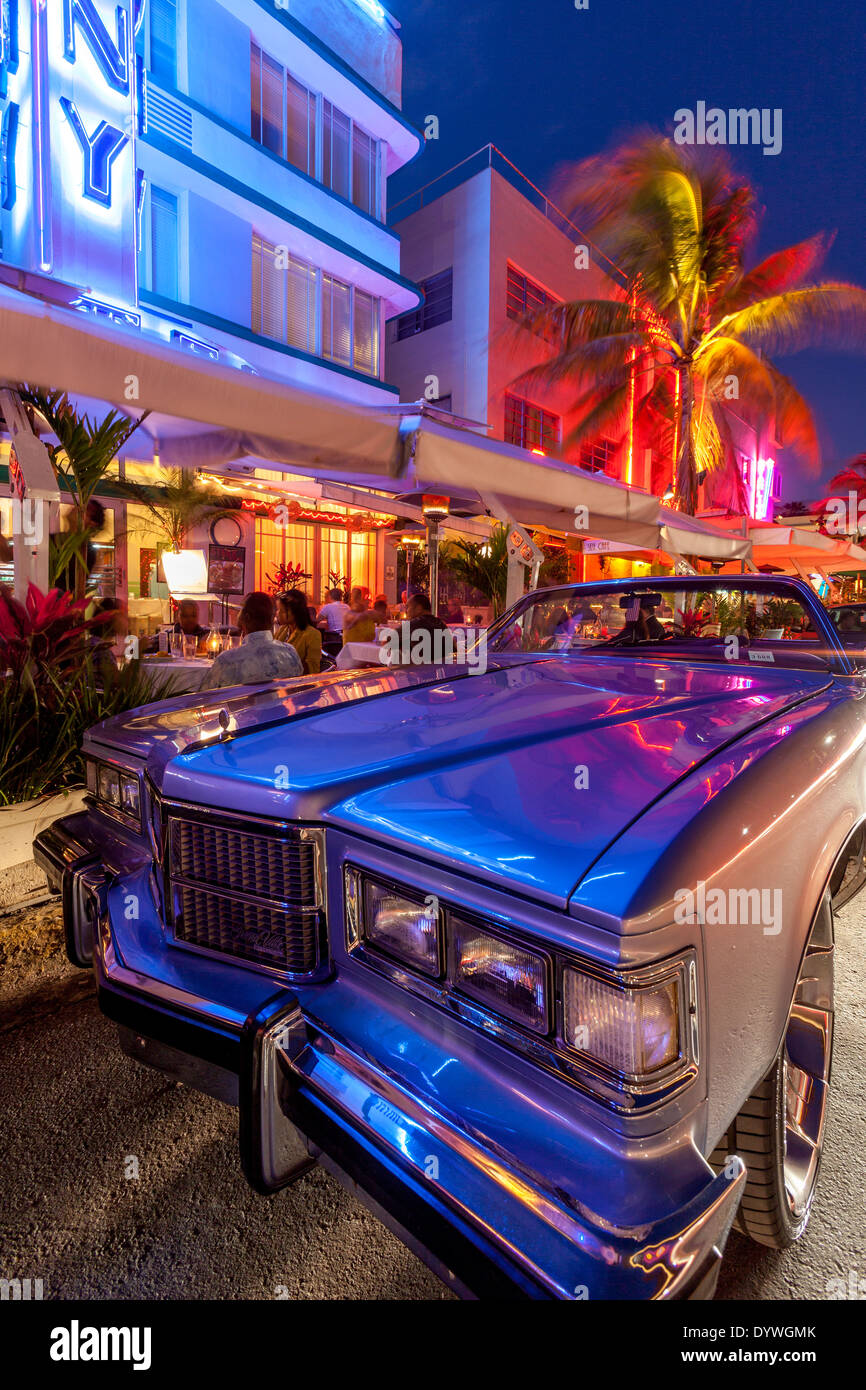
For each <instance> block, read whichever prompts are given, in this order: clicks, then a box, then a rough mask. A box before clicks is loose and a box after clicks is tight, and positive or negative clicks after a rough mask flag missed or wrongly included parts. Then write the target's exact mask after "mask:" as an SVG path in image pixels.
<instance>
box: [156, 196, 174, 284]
mask: <svg viewBox="0 0 866 1390" xmlns="http://www.w3.org/2000/svg"><path fill="white" fill-rule="evenodd" d="M177 243H178V238H177V198H176V197H175V196H174V194H172V193H166V192H165V191H164V190H163V189H162V188H156V187H153V188H151V190H150V287H151V289H152V290H153V293H154V294H161V295H163V296H164V297H165V298H166V299H174V300H177V298H178V291H177Z"/></svg>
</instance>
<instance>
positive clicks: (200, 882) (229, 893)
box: [171, 874, 322, 917]
mask: <svg viewBox="0 0 866 1390" xmlns="http://www.w3.org/2000/svg"><path fill="white" fill-rule="evenodd" d="M171 881H172V883H173V884H175V885H176V886H177V885H180V886H181V887H183V888H192V889H194V890H195V891H196V892H197V893H209V894H212V895H213V896H214V897H217V898H229V899H231V900H232V901H233V902H239V903H249V905H250V907H260V908H262V909H263V910H264V911H267V912H282V913H285V915H286V916H287V917H288V916H290V915H291V914H292V913H293V912H294V913H298V914H300V915H304V914H306V915H308V916H309V915H312V914H314V913H317V912H321V911H322V908H321V905H320V904H318V903H316V904H314V905H313V906H312V907H299V906H298V904H297V903H292V902H290V901H289V900H288V898H264V897H261V898H260V897H257V896H256V895H255V893H243V892H241V890H240V889H239V888H217V887H215V886H214V884H212V883H208V882H207V880H206V879H202V878H188V877H187V876H186V875H185V874H183V875H182V874H172V875H171Z"/></svg>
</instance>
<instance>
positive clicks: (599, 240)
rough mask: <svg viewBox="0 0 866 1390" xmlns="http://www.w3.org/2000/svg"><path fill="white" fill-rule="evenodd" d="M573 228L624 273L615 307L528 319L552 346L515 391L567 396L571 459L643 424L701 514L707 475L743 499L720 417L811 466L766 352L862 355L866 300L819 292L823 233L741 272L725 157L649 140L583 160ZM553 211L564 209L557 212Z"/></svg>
mask: <svg viewBox="0 0 866 1390" xmlns="http://www.w3.org/2000/svg"><path fill="white" fill-rule="evenodd" d="M565 189H566V192H565V195H564V200H565V205H566V210H567V211H568V213H569V216H570V217H572V218H574V219H575V220H578V221H579V222H580V225H581V226H582V227H583V228H584V230H585V232H586V233H588V234H590V235H591V236H592V238H593V240H594V241H595V243H596V244H597V246H599V247H600V248H601V250H602V251H603V252H604V253H605V255H606V256H607V257H609V258H610V260H611V261H612V262H613V263H614V264H615V265H616V266H617V267H618V268H619V269H620V270H621V271H622V272H623V274H624V277H625V280H626V282H627V283H626V286H625V287H624V288H623V289H622V290H621V292H620V295H619V297H618V298H616V297H612V298H609V299H584V300H576V301H573V302H570V303H564V304H557V305H554V306H548V307H547V308H545V309H542V310H540V311H538V312H537V313H535V314H531V315H528V316H527V317H526V319H525V320H524V324H525V326H527V327H529V328H531V329H532V330H533V331H534V332H536V333H540V334H543V335H544V337H545V338H547V339H548V341H550V342H551V344H552V352H551V355H550V356H549V358H548V359H547V360H546V361H544V362H543V363H541V365H539V366H537V367H534V368H532V369H531V370H530V371H528V372H524V373H522V374H521V376H520V377H518V379H517V382H516V383H515V384H517V385H518V386H525V387H529V386H531V385H533V384H535V385H538V384H546V385H550V384H553V383H556V382H566V383H568V384H569V385H570V386H572V387H573V388H574V390H575V391H576V393H577V394H576V399H575V402H574V409H575V411H576V414H577V424H576V426H575V428H574V429H573V430H572V432H571V434H570V435H569V437H568V439H566V440H565V441H564V442H565V444H566V445H570V444H571V445H573V444H576V443H578V442H580V441H582V440H585V439H590V440H591V439H593V438H597V437H598V435H599V433H600V432H601V431H602V430H603V429H605V430H608V431H612V432H614V433H616V434H618V435H619V437H620V438H621V439H622V438H624V437H625V435H626V432H627V430H628V429H629V428H630V423H631V412H632V411H634V422H635V427H638V426H641V425H643V427H644V430H645V434H646V437H648V438H649V439H650V440H652V442H653V444H654V445H655V447H656V448H657V449H658V451H659V452H660V454H661V455H662V457H668V458H670V460H671V464H672V466H675V490H676V498H677V502H678V505H679V506H680V508H681V509H682V510H684V511H687V512H690V513H692V514H694V512H695V510H696V508H697V502H698V487H699V483H700V475H702V474H708V475H710V476H711V478H712V479H713V481H714V483H715V484H716V485H718V484H719V483H720V482H722V483H727V485H728V487H729V490H730V491H731V492H732V493H733V500H734V501H735V504H739V505H740V506H742V503H743V501H744V498H743V495H742V492H743V489H742V479H741V477H740V473H739V469H738V468H737V467H736V458H735V453H736V451H735V446H734V440H733V437H732V433H731V427H730V423H729V416H728V413H727V409H726V406H728V405H730V402H731V400H732V399H734V398H735V404H734V409H736V411H737V413H738V414H739V415H740V416H742V417H744V418H745V419H746V421H747V423H757V422H760V421H769V422H770V423H771V424H773V425H774V434H775V438H776V439H777V440H778V441H779V443H780V444H781V445H783V446H788V447H791V448H794V449H795V450H797V451H798V452H799V453H800V454H801V455H802V456H803V457H804V458H805V459H806V460H807V462H809V463H810V464H811V465H812V466H813V467H815V466H817V462H818V454H819V450H818V441H817V434H816V429H815V424H814V421H813V419H812V415H811V412H810V410H809V407H808V406H807V404H806V402H805V401H804V400H803V398H802V396H801V395H800V394H799V393H798V392H797V390H796V389H795V388H794V386H793V385H792V383H791V382H790V381H789V380H788V379H787V377H785V376H783V375H782V373H781V372H780V371H779V370H778V368H777V367H775V366H774V365H773V364H772V363H771V362H769V361H768V360H767V358H766V356H765V355H764V354H765V353H768V352H771V353H781V354H785V353H788V352H794V351H797V350H799V349H800V348H803V347H806V346H812V345H816V344H823V343H828V344H831V345H838V344H839V343H840V342H841V343H844V342H846V341H847V342H856V343H858V344H859V343H861V342H862V341H863V340H864V337H866V291H864V290H862V289H860V288H859V287H857V286H855V285H847V284H839V283H835V282H828V283H824V284H816V283H814V280H813V277H814V275H815V273H816V271H817V270H818V267H819V266H820V264H821V262H822V260H823V258H824V256H825V254H826V252H827V250H828V248H829V245H830V239H829V238H827V237H825V236H823V235H817V236H814V237H812V238H811V239H809V240H807V241H804V242H801V243H800V244H799V245H796V246H790V247H788V248H787V249H786V250H784V251H778V252H776V253H774V254H773V255H770V256H768V257H767V258H766V260H764V261H762V262H761V264H760V265H757V266H756V267H755V268H754V269H752V270H746V267H745V263H746V258H747V252H748V250H749V249H750V248H751V246H752V245H753V243H754V239H755V235H756V232H757V209H756V204H755V194H754V191H753V189H752V188H751V187H750V185H749V184H748V183H747V182H746V181H745V180H744V179H742V178H740V177H739V176H737V175H736V174H735V173H734V171H733V169H732V167H731V164H730V162H729V160H728V158H727V156H726V154H724V153H722V152H720V151H718V150H711V151H707V150H705V149H702V150H693V149H688V148H686V147H684V146H679V145H675V144H674V143H673V142H672V141H671V140H669V139H666V138H664V137H662V136H660V135H655V134H647V135H642V136H640V137H638V138H637V139H635V140H634V141H633V142H631V143H628V144H625V145H623V146H622V147H620V148H619V149H617V150H616V151H615V152H614V153H613V154H612V155H608V156H598V157H595V158H593V159H589V160H586V161H585V162H584V163H582V164H580V165H578V166H577V167H576V169H575V170H574V171H573V172H572V174H571V176H570V177H569V179H568V181H567V183H566V185H565ZM560 201H562V195H561V198H560Z"/></svg>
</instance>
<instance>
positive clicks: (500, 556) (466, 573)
mask: <svg viewBox="0 0 866 1390" xmlns="http://www.w3.org/2000/svg"><path fill="white" fill-rule="evenodd" d="M507 537H508V531H507V529H506V528H505V527H504V526H496V527H494V529H493V531H491V533H490V539H489V540H488V541H483V542H480V543H478V542H475V541H463V540H460V541H443V543H442V545H441V546H440V548H439V563H440V566H441V567H442V569H446V568H447V569H448V572H449V574H450V575H451V577H452V578H453V579H457V580H460V582H461V583H463V584H469V585H471V586H472V588H474V589H477V590H478V592H479V593H481V594H483V595H484V596H485V598H487V599H489V600H490V603H491V605H492V607H493V616H494V618H498V616H499V614H500V613H501V612H502V610H503V609H504V607H505V596H506V592H507V588H508V545H507Z"/></svg>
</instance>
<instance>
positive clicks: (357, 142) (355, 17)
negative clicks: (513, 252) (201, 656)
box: [0, 0, 422, 597]
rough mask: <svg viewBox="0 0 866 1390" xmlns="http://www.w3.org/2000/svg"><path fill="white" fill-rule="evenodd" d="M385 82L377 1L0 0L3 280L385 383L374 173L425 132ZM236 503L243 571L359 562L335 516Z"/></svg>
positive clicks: (114, 520)
mask: <svg viewBox="0 0 866 1390" xmlns="http://www.w3.org/2000/svg"><path fill="white" fill-rule="evenodd" d="M401 81H402V49H401V43H400V37H399V26H398V25H397V23H396V21H394V20H393V19H392V18H391V17H390V16H389V15H388V13H387V12H386V11H385V10H384V9H383V7H382V6H381V5H380V4H378V3H377V0H276V3H275V0H121V3H117V0H32V2H31V0H0V122H2V125H0V137H2V138H0V171H2V185H0V283H3V282H5V283H6V284H7V285H13V286H15V287H16V288H17V289H19V290H21V289H23V290H25V291H26V292H28V293H36V294H38V295H40V296H41V297H42V298H45V299H47V300H48V301H49V302H50V301H52V300H54V301H56V302H59V303H63V304H67V305H71V306H74V307H75V308H76V309H77V310H79V311H80V312H81V313H86V314H88V315H90V316H92V317H93V318H95V319H97V320H100V319H101V320H104V321H105V322H106V323H107V324H122V325H124V326H125V327H127V328H129V327H131V328H132V329H133V330H134V331H136V332H140V333H141V334H142V335H143V336H144V337H151V338H152V337H157V338H159V339H161V340H163V341H165V342H167V343H169V344H171V345H173V346H174V347H176V348H177V349H178V351H179V352H184V353H189V354H191V355H193V356H195V357H196V358H199V359H205V360H212V361H214V362H219V363H221V364H223V365H228V366H233V367H236V368H237V370H238V371H247V372H254V373H255V372H259V373H263V374H267V375H269V376H276V377H279V378H282V379H284V380H286V381H290V382H293V383H296V384H298V385H300V386H302V387H304V388H305V389H308V390H313V391H316V392H322V393H326V394H328V395H332V396H336V397H338V398H340V399H343V400H349V401H352V402H357V403H360V404H369V405H377V404H379V405H381V404H385V403H394V402H396V401H397V399H398V396H397V389H396V387H393V386H389V384H388V383H387V382H386V381H385V379H384V343H385V324H386V322H387V320H388V319H390V318H393V317H394V316H396V315H400V314H403V313H405V312H407V311H408V310H411V309H413V308H415V307H416V306H417V304H418V303H419V302H420V296H419V293H418V291H417V290H416V288H415V287H414V286H413V285H412V284H411V283H410V282H408V281H407V280H406V279H405V278H404V277H403V276H402V275H401V274H400V241H399V237H398V235H397V234H396V233H395V232H394V231H392V230H391V229H390V228H389V227H388V226H387V222H386V185H387V178H388V176H389V175H390V174H391V173H393V172H394V171H395V170H396V169H398V168H400V167H401V166H402V165H404V164H406V163H407V162H408V161H410V160H412V159H413V158H415V156H416V155H417V154H418V152H419V150H420V149H421V146H422V138H421V136H420V134H419V133H418V132H417V131H416V130H414V129H413V127H412V126H411V125H410V124H409V123H408V122H407V121H406V120H405V119H404V117H403V116H402V114H401V111H400V100H401ZM250 423H251V427H252V428H254V426H255V422H254V421H251V422H250ZM5 448H6V451H7V452H8V444H7V445H6V446H5ZM5 461H6V460H5V458H4V457H3V456H2V455H0V465H2V464H4V463H5ZM266 462H267V461H266V460H263V461H262V463H263V465H266ZM148 465H149V466H150V468H152V467H153V461H152V459H151V460H148V459H147V456H146V454H145V456H144V457H143V458H142V461H141V467H140V469H139V475H140V476H141V477H142V480H145V481H147V480H151V478H150V476H149V471H148ZM128 466H129V465H127V467H128ZM246 472H247V474H250V473H251V472H260V473H261V474H262V475H263V476H266V475H267V470H266V467H264V468H263V470H250V468H249V467H247V469H246ZM3 491H4V492H5V491H6V490H5V489H3ZM106 500H107V501H108V503H109V506H110V509H111V512H112V515H111V516H110V517H109V527H108V530H107V533H106V536H105V537H104V538H103V543H104V547H105V549H106V551H109V550H110V551H111V557H110V558H111V560H112V564H113V569H114V571H115V578H114V589H115V591H116V592H117V593H119V594H120V595H121V596H126V595H127V594H129V595H130V596H132V597H140V596H143V592H144V591H143V588H142V585H143V583H145V581H144V580H143V578H142V574H141V572H140V566H139V564H138V560H137V549H138V550H140V549H142V548H143V549H150V548H152V547H148V546H146V545H138V546H137V542H136V540H135V531H136V528H135V527H130V526H129V525H128V522H129V517H128V516H127V514H126V513H127V511H128V510H129V508H126V507H125V504H122V503H120V502H117V501H115V500H113V499H112V498H111V490H110V488H109V489H108V490H107V492H106ZM310 506H311V508H312V510H315V504H314V503H311V504H310ZM7 510H8V509H7ZM305 510H306V509H305ZM327 510H328V514H329V516H330V517H331V519H332V520H333V518H334V517H335V516H336V517H337V519H338V520H339V514H340V513H341V511H344V510H345V509H343V508H340V507H337V506H335V505H329V507H328V509H327ZM0 519H3V521H4V529H5V525H6V521H7V520H8V518H5V519H4V518H2V513H0ZM242 522H243V526H244V538H243V543H244V545H245V547H246V549H247V552H248V556H247V565H246V579H245V583H246V587H247V588H248V589H249V588H252V587H254V586H255V584H256V583H258V582H259V581H261V580H263V578H264V575H265V572H266V570H267V568H268V565H269V564H272V563H276V562H278V560H279V558H281V557H282V558H285V559H286V560H289V561H292V562H295V563H300V564H301V565H302V566H303V568H304V569H306V570H308V571H309V572H310V573H311V575H313V576H314V582H315V583H316V584H318V583H319V582H320V581H322V580H324V578H325V577H326V573H327V572H328V571H329V570H331V569H337V570H340V571H343V572H345V571H346V570H347V569H351V570H352V571H353V573H354V574H355V575H356V576H358V577H363V578H364V579H365V580H366V581H367V582H368V583H371V584H372V583H375V582H376V577H377V576H376V570H377V569H379V570H380V569H381V557H380V559H379V561H378V563H377V561H376V559H375V558H372V550H375V545H373V546H372V548H371V545H370V544H368V545H367V547H366V551H367V552H369V553H365V554H364V555H363V556H362V555H361V553H360V552H361V551H362V550H363V549H364V546H363V544H362V541H361V539H360V537H358V536H357V535H355V537H354V538H353V537H352V535H351V530H350V528H345V527H344V528H343V532H342V540H340V537H339V535H338V534H336V533H339V532H340V529H341V528H340V525H339V524H335V525H334V526H331V527H322V526H320V525H318V524H317V523H316V522H314V521H312V522H306V521H305V522H304V523H303V524H300V525H298V526H297V527H295V528H292V529H293V532H294V533H296V534H289V535H288V536H286V535H283V536H279V537H276V536H274V535H273V534H272V533H271V531H270V530H269V528H268V526H267V524H266V522H265V524H262V518H261V516H259V517H258V518H255V516H254V514H253V513H252V512H250V513H249V514H248V515H246V516H245V517H243V518H242ZM325 531H328V532H333V533H335V534H334V535H330V534H329V535H327V536H325V535H324V532H325ZM121 532H123V533H124V534H125V535H126V536H127V537H128V538H127V539H126V540H123V541H118V543H117V545H114V543H113V539H112V538H113V536H114V535H115V534H116V535H118V536H120V534H121ZM145 539H146V538H145ZM367 539H368V541H370V540H372V542H375V539H376V537H375V536H373V537H372V538H370V537H368V538H367ZM199 541H201V543H204V542H203V541H202V540H201V538H198V540H194V542H193V543H194V544H195V543H199ZM332 542H333V544H332ZM338 542H340V543H339V544H338ZM286 546H288V551H286ZM353 546H354V547H355V548H356V549H358V551H359V555H358V563H357V564H352V554H351V549H347V547H353ZM278 551H279V552H280V553H279V554H278ZM295 552H296V553H295ZM341 557H342V558H341Z"/></svg>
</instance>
